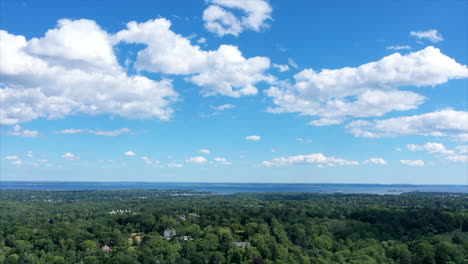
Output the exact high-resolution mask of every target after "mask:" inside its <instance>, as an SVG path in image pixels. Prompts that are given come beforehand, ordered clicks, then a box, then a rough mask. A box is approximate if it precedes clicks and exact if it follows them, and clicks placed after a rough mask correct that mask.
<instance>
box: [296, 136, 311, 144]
mask: <svg viewBox="0 0 468 264" xmlns="http://www.w3.org/2000/svg"><path fill="white" fill-rule="evenodd" d="M296 141H299V142H303V143H311V142H312V139H308V138H301V137H298V138H296Z"/></svg>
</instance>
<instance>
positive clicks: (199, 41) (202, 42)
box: [197, 38, 206, 44]
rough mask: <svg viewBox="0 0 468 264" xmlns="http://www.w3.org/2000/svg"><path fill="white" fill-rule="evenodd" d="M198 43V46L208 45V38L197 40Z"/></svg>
mask: <svg viewBox="0 0 468 264" xmlns="http://www.w3.org/2000/svg"><path fill="white" fill-rule="evenodd" d="M197 43H198V44H206V38H199V39H198V40H197Z"/></svg>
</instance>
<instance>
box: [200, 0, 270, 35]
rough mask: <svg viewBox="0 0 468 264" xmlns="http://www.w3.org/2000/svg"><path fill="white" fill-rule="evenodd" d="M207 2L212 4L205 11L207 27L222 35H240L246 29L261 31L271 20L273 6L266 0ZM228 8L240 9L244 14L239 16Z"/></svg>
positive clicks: (210, 0) (204, 16)
mask: <svg viewBox="0 0 468 264" xmlns="http://www.w3.org/2000/svg"><path fill="white" fill-rule="evenodd" d="M207 3H209V4H210V5H209V6H208V8H206V9H205V10H204V11H203V21H204V22H205V28H206V29H207V30H208V31H210V32H212V33H215V34H216V35H218V36H220V37H222V36H224V35H233V36H239V34H240V33H242V32H243V31H244V30H254V31H260V30H261V29H262V28H265V27H267V24H266V21H268V20H271V11H272V8H271V6H270V5H269V4H268V2H267V1H264V0H257V1H250V0H237V1H229V0H208V1H207ZM226 8H228V9H233V10H235V11H240V12H242V16H240V17H237V16H236V15H235V13H234V12H231V11H228V10H226Z"/></svg>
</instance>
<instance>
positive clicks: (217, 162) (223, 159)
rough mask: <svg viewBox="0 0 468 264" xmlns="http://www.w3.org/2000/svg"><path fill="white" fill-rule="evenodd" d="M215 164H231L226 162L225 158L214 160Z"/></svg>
mask: <svg viewBox="0 0 468 264" xmlns="http://www.w3.org/2000/svg"><path fill="white" fill-rule="evenodd" d="M214 161H215V164H220V165H231V164H232V162H230V161H228V160H227V159H226V158H214Z"/></svg>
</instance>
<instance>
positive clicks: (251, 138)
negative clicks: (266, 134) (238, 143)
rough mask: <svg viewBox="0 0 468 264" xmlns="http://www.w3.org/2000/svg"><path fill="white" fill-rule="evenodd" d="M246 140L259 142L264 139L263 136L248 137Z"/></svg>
mask: <svg viewBox="0 0 468 264" xmlns="http://www.w3.org/2000/svg"><path fill="white" fill-rule="evenodd" d="M245 139H246V140H252V141H259V140H260V139H262V137H261V136H255V135H252V136H246V137H245Z"/></svg>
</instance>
